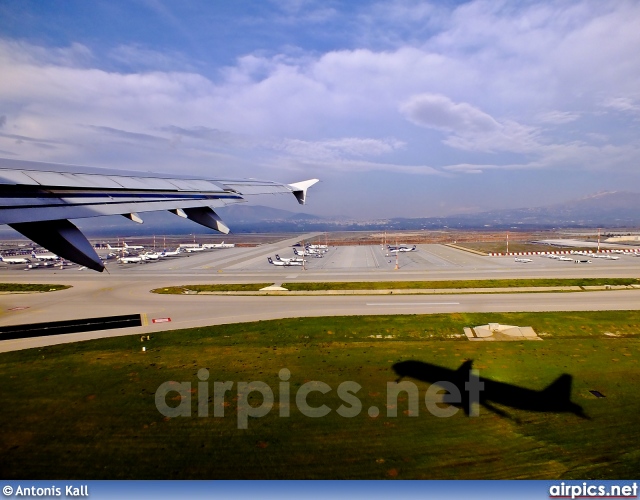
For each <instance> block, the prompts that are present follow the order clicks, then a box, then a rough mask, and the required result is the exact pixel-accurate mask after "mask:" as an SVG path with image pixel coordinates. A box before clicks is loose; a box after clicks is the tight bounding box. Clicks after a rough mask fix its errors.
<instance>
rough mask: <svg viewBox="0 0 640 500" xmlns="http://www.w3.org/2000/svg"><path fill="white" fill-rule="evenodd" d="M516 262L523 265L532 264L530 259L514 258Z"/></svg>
mask: <svg viewBox="0 0 640 500" xmlns="http://www.w3.org/2000/svg"><path fill="white" fill-rule="evenodd" d="M515 261H516V262H522V263H524V264H526V263H528V262H533V261H532V260H531V259H520V258H518V257H516V259H515Z"/></svg>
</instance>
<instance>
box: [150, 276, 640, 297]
mask: <svg viewBox="0 0 640 500" xmlns="http://www.w3.org/2000/svg"><path fill="white" fill-rule="evenodd" d="M271 284H272V283H249V284H240V285H234V284H230V285H224V284H219V285H182V286H172V287H165V288H156V289H154V290H151V292H153V293H163V294H184V293H189V292H256V291H258V290H260V289H261V288H264V287H267V286H269V285H271ZM638 284H640V279H638V278H537V279H494V280H455V281H449V280H446V281H445V280H442V281H334V282H331V281H322V282H308V283H305V282H297V283H283V284H282V286H283V287H284V288H286V289H287V290H290V291H323V290H411V289H423V290H429V289H440V290H445V289H458V288H508V287H514V288H517V287H562V286H566V287H568V286H604V285H638Z"/></svg>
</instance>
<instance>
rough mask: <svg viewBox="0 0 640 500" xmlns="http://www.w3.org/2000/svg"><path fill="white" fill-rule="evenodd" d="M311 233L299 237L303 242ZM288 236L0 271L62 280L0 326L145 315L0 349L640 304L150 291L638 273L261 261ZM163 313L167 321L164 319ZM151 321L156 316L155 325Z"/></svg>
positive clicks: (12, 302)
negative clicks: (249, 324)
mask: <svg viewBox="0 0 640 500" xmlns="http://www.w3.org/2000/svg"><path fill="white" fill-rule="evenodd" d="M309 237H310V236H309V235H305V238H306V239H308V238H309ZM301 239H302V238H301V237H300V236H296V237H293V238H290V239H288V240H283V241H281V242H278V243H273V244H267V245H261V246H259V247H253V248H229V249H216V250H211V251H205V252H200V253H196V254H189V255H185V256H180V257H174V258H168V259H166V260H163V261H157V262H152V263H148V264H142V265H140V264H129V265H123V264H117V263H116V262H114V261H109V263H108V264H107V269H108V270H109V274H107V273H101V274H100V273H95V272H93V271H89V270H86V269H85V270H79V269H78V267H77V266H74V267H70V268H68V269H64V270H60V269H59V268H58V269H53V268H46V269H31V270H28V271H27V270H25V266H24V265H14V266H8V265H4V266H2V267H0V280H1V281H3V282H10V283H11V282H15V283H56V284H68V285H71V286H72V288H70V289H68V290H63V291H57V292H50V293H29V294H6V295H0V326H6V325H18V324H25V323H40V322H48V321H63V320H71V319H79V318H88V317H97V316H109V315H123V314H143V315H144V316H145V318H146V319H147V321H148V323H149V324H148V325H147V326H142V327H136V328H125V329H118V330H104V331H98V332H90V333H77V334H69V335H60V336H55V337H38V338H32V339H24V340H6V341H0V352H6V351H11V350H17V349H25V348H30V347H38V346H43V345H49V344H54V343H62V342H73V341H79V340H86V339H92V338H99V337H105V336H116V335H130V334H141V333H150V332H154V331H161V330H169V329H176V328H189V327H196V326H205V325H214V324H228V323H236V322H245V321H256V320H266V319H276V318H285V317H300V316H338V315H363V314H414V313H418V314H425V313H438V312H507V311H563V310H571V311H587V310H628V309H638V308H640V290H623V291H617V290H607V291H596V292H580V293H518V294H478V295H469V294H464V295H455V294H446V295H423V296H415V295H413V296H412V295H388V296H373V295H371V296H307V297H305V296H295V297H294V296H291V297H287V296H219V295H206V296H199V295H158V294H151V293H149V290H151V289H153V288H160V287H163V286H172V285H189V284H206V283H249V282H262V283H270V284H271V283H276V284H279V283H282V282H292V281H391V280H398V281H409V280H411V281H413V280H462V279H490V278H545V277H549V278H572V277H573V278H577V277H640V258H638V257H632V256H629V255H621V256H620V258H619V260H611V261H610V260H604V259H592V260H593V263H592V264H575V263H573V262H563V261H557V260H553V259H548V258H546V257H538V256H532V257H531V259H532V260H533V262H531V263H517V262H515V261H514V258H513V257H484V256H480V255H475V254H472V253H468V252H464V251H461V250H457V249H453V248H450V247H446V246H442V245H418V251H416V252H407V253H402V254H400V255H399V256H398V262H399V269H398V270H395V269H394V268H395V263H396V258H395V255H393V254H387V251H386V250H385V249H383V248H381V246H379V245H377V246H351V247H335V248H330V249H329V251H328V252H327V253H326V254H325V255H324V257H323V258H308V262H307V265H306V266H305V268H302V267H276V266H271V265H270V264H269V263H268V262H267V257H268V256H271V257H274V256H275V254H276V253H277V254H279V255H280V256H281V257H292V256H293V251H292V247H291V245H293V244H295V243H296V242H298V241H300V240H301ZM168 319H170V321H167V320H168ZM153 320H159V321H164V322H159V323H154V322H153Z"/></svg>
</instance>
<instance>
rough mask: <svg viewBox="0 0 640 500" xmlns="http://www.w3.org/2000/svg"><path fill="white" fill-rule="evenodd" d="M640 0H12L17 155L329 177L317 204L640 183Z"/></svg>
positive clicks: (9, 119)
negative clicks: (89, 0)
mask: <svg viewBox="0 0 640 500" xmlns="http://www.w3.org/2000/svg"><path fill="white" fill-rule="evenodd" d="M638 26H640V2H637V1H623V0H621V1H617V0H610V1H607V2H602V1H601V0H557V1H554V0H549V1H519V2H511V1H506V0H505V1H500V0H493V1H486V0H474V1H469V2H463V1H453V0H449V1H447V0H444V1H442V0H441V1H433V2H428V1H413V0H385V1H381V2H377V1H348V2H347V1H344V2H337V1H331V0H322V1H315V0H274V1H269V0H262V1H234V2H224V1H209V0H191V1H189V2H174V1H168V0H121V1H117V2H114V1H112V0H104V1H103V0H92V1H91V2H87V1H86V0H65V1H63V2H42V1H40V0H33V1H30V0H2V1H1V2H0V156H3V157H10V158H18V159H29V160H40V161H51V162H59V163H71V164H78V165H89V166H93V167H106V168H116V169H126V170H142V171H147V172H149V171H150V172H163V173H179V174H189V175H198V176H202V177H207V178H213V179H215V178H244V177H254V178H261V179H269V180H277V181H281V182H287V183H289V182H296V181H301V180H304V179H308V178H314V177H316V178H319V179H321V181H322V182H321V183H320V184H318V185H316V186H314V187H313V188H312V189H311V191H310V193H309V201H308V205H306V206H305V207H299V206H298V205H297V203H296V202H295V200H294V199H293V197H291V199H289V197H287V198H286V199H284V198H283V197H279V196H278V197H274V196H267V197H251V198H250V201H251V202H252V203H253V204H261V205H269V206H274V207H278V208H285V209H288V210H292V211H304V212H307V213H312V214H317V215H340V216H347V217H352V218H358V219H373V218H385V217H435V216H443V215H454V214H460V213H471V212H479V211H485V210H492V209H505V208H506V209H508V208H519V207H528V206H543V205H548V204H552V203H558V202H563V201H567V200H570V199H575V198H581V197H585V196H589V195H592V194H594V193H597V192H602V191H616V190H621V191H634V192H640V134H639V132H640V57H638V54H639V53H640V29H638Z"/></svg>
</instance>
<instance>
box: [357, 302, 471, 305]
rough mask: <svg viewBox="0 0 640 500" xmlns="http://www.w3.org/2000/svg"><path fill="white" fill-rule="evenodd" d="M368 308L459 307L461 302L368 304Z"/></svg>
mask: <svg viewBox="0 0 640 500" xmlns="http://www.w3.org/2000/svg"><path fill="white" fill-rule="evenodd" d="M367 305H368V306H458V305H460V302H371V303H369V302H367Z"/></svg>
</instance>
